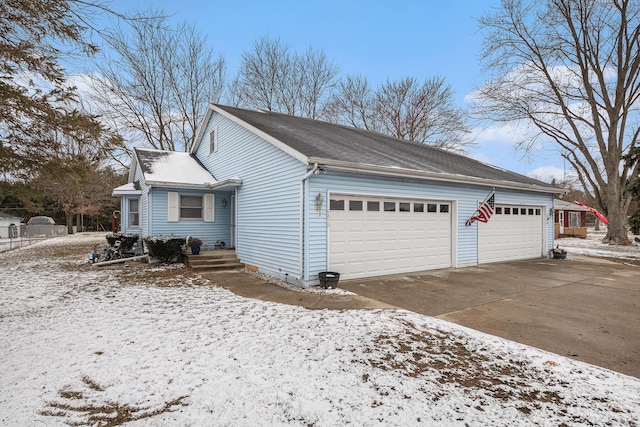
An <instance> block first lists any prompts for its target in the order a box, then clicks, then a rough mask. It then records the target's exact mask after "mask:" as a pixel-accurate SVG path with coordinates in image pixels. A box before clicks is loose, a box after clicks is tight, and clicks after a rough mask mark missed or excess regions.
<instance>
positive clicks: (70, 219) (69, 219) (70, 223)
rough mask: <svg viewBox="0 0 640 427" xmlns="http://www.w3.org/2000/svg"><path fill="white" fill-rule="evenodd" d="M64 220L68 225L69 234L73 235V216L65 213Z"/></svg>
mask: <svg viewBox="0 0 640 427" xmlns="http://www.w3.org/2000/svg"><path fill="white" fill-rule="evenodd" d="M64 218H65V222H66V223H67V233H69V234H73V214H72V213H71V212H65V213H64Z"/></svg>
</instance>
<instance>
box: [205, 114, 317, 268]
mask: <svg viewBox="0 0 640 427" xmlns="http://www.w3.org/2000/svg"><path fill="white" fill-rule="evenodd" d="M214 127H217V132H218V150H217V151H216V152H215V153H213V154H211V155H210V154H209V133H210V132H211V131H212V130H213V129H214ZM196 156H197V157H198V159H199V160H200V161H201V162H202V163H203V164H204V166H205V167H206V168H207V169H209V170H210V171H211V172H212V174H213V176H214V177H215V178H216V179H217V180H223V179H228V178H232V177H239V178H241V179H242V186H241V187H239V188H238V189H237V193H236V206H237V214H236V253H237V255H238V257H239V258H240V260H241V261H242V262H244V263H246V264H250V265H254V266H257V267H259V268H260V269H263V270H267V271H270V272H274V273H277V274H278V275H284V274H289V275H290V277H295V278H299V277H300V249H301V248H300V180H301V178H302V176H303V175H304V174H305V173H306V170H307V166H306V165H305V164H303V163H302V162H300V161H299V160H296V159H294V158H293V157H291V156H290V155H288V154H287V153H285V152H283V151H282V150H280V149H279V148H277V147H275V146H274V145H272V144H271V143H269V142H267V141H265V140H263V139H262V138H260V137H259V136H257V135H255V134H253V133H252V132H250V131H248V130H246V129H245V128H243V127H242V126H240V125H238V124H236V123H234V122H233V121H231V120H229V119H227V118H225V117H223V116H221V115H219V114H218V113H215V112H214V113H213V114H212V115H211V119H210V120H209V123H208V124H207V126H206V128H205V131H204V132H203V140H202V141H201V142H200V144H199V145H198V149H197V151H196Z"/></svg>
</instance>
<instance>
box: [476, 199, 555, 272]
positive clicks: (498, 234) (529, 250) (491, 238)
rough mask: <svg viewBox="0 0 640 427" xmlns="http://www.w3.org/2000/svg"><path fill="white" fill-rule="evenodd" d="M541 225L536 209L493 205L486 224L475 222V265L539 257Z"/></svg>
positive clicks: (540, 210)
mask: <svg viewBox="0 0 640 427" xmlns="http://www.w3.org/2000/svg"><path fill="white" fill-rule="evenodd" d="M543 221H544V216H543V211H542V208H541V207H539V206H506V205H496V206H495V214H494V215H493V216H492V217H491V219H489V222H487V223H481V222H478V263H479V264H485V263H490V262H499V261H509V260H517V259H527V258H536V257H540V256H542V254H543V251H544V249H543V245H544V231H543V230H544V228H543V224H544V222H543Z"/></svg>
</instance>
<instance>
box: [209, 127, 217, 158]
mask: <svg viewBox="0 0 640 427" xmlns="http://www.w3.org/2000/svg"><path fill="white" fill-rule="evenodd" d="M216 151H218V128H217V127H215V128H213V130H212V131H211V132H209V154H213V153H215V152H216Z"/></svg>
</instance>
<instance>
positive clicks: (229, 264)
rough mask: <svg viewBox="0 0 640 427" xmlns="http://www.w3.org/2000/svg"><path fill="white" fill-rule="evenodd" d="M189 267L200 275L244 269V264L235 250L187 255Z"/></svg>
mask: <svg viewBox="0 0 640 427" xmlns="http://www.w3.org/2000/svg"><path fill="white" fill-rule="evenodd" d="M185 256H186V258H187V265H188V266H189V267H191V268H193V270H194V271H197V272H199V273H202V272H208V271H220V270H238V269H243V268H244V264H242V263H241V262H240V260H239V259H238V258H237V257H236V251H235V250H233V249H226V250H214V251H202V252H200V254H199V255H192V254H185Z"/></svg>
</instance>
